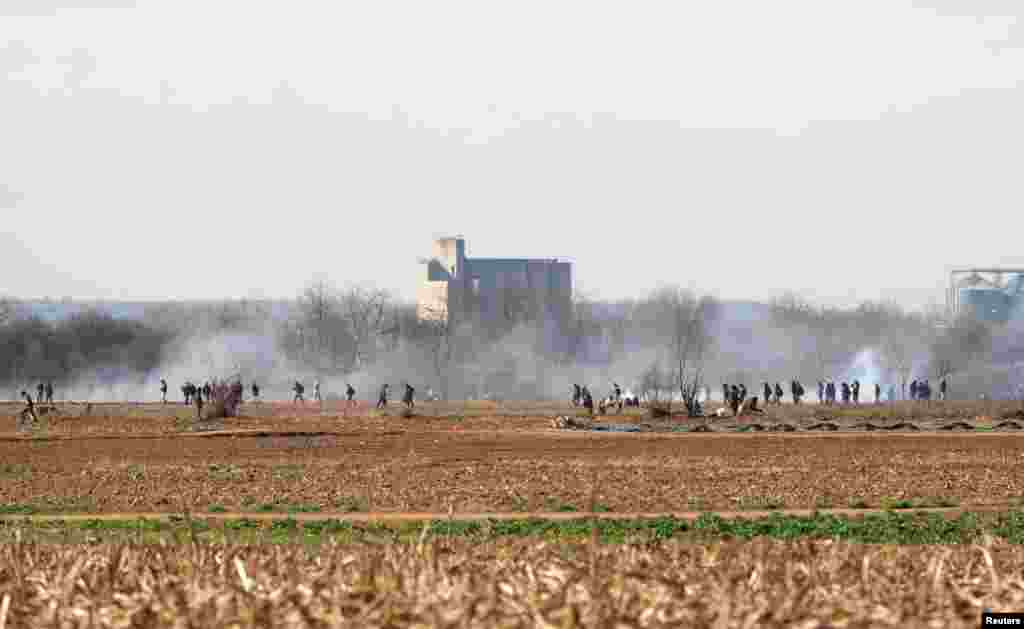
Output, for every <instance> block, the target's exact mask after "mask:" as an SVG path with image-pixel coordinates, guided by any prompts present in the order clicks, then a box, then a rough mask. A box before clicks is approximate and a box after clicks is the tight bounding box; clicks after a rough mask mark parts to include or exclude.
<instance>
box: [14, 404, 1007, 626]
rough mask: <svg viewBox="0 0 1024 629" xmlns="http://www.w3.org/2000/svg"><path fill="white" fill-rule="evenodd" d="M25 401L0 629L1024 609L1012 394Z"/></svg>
mask: <svg viewBox="0 0 1024 629" xmlns="http://www.w3.org/2000/svg"><path fill="white" fill-rule="evenodd" d="M20 410H21V405H19V404H13V403H11V404H6V405H0V628H4V629H6V628H8V627H37V626H82V627H141V626H145V627H176V626H185V625H188V626H203V627H218V628H219V627H224V628H227V627H235V628H237V627H267V626H275V627H288V628H292V627H295V628H299V627H302V628H306V627H433V626H474V627H476V626H479V627H492V626H501V627H537V626H560V627H569V626H574V627H575V626H582V627H599V626H600V627H603V626H637V627H664V626H693V627H711V626H716V627H750V626H758V627H794V626H795V627H808V628H810V627H869V626H870V627H904V626H934V627H940V626H941V627H968V626H970V627H974V626H978V624H979V622H980V618H981V611H982V609H984V608H991V609H994V610H996V611H1009V610H1019V609H1020V608H1021V605H1024V581H1022V580H1021V579H1020V578H1019V576H1020V574H1022V573H1024V552H1022V551H1021V545H1020V544H1021V543H1022V542H1024V512H1022V511H1020V509H1019V507H1020V506H1021V504H1022V503H1021V497H1022V496H1024V472H1022V471H1021V469H1024V465H1021V464H1022V463H1024V433H1020V432H1016V431H1017V430H1019V428H1017V427H1016V424H1017V423H1018V421H1021V420H1024V410H1022V407H1021V405H1020V404H1017V403H998V404H996V403H957V402H949V403H941V404H940V403H931V404H896V405H883V406H874V405H864V406H861V407H858V408H821V407H814V406H801V407H794V406H791V405H783V406H776V407H770V408H768V409H767V413H766V415H759V416H756V417H753V418H723V419H707V420H689V419H683V418H680V417H668V418H660V419H652V418H650V417H649V415H648V413H647V411H646V410H641V409H629V411H628V412H625V413H622V414H613V415H610V416H605V417H597V418H594V419H589V418H579V419H580V421H581V422H582V423H583V424H589V425H590V427H591V428H593V429H601V428H612V429H615V430H621V429H624V428H625V429H633V430H639V431H640V432H609V431H600V430H575V429H572V430H569V429H556V428H554V427H553V423H552V420H553V419H554V418H555V417H556V416H558V415H570V416H574V417H575V416H578V415H579V413H577V412H576V411H575V409H571V408H569V407H567V406H566V405H552V404H541V403H536V404H524V403H501V404H499V403H482V402H468V403H450V404H441V403H429V404H421V405H417V407H416V409H415V411H414V412H413V413H412V414H411V415H409V414H406V413H403V412H402V411H401V410H400V408H398V407H397V406H394V407H392V408H390V409H387V410H385V411H376V410H372V409H370V408H368V407H367V405H366V404H365V403H364V404H360V405H358V406H356V407H347V406H346V405H344V404H343V403H339V402H327V403H325V404H323V405H319V404H317V405H314V404H306V405H298V406H296V405H292V404H284V403H263V404H247V405H245V406H244V407H243V411H242V415H241V416H240V417H236V418H228V419H223V420H217V421H197V420H195V419H194V416H195V410H194V409H192V408H188V407H185V406H183V405H181V404H167V405H162V404H84V403H83V404H79V403H63V404H58V405H56V407H54V408H52V409H51V408H47V409H45V410H44V409H40V418H39V421H38V422H37V423H35V424H33V425H30V426H26V425H25V423H24V422H21V421H19V420H18V418H17V415H18V413H19V412H20ZM407 415H408V416H407ZM781 425H785V426H788V427H789V429H788V430H782V429H780V428H779V426H781ZM758 428H760V429H762V430H758ZM684 512H685V513H684ZM696 512H701V513H696ZM670 513H674V514H676V515H675V516H666V515H665V514H670ZM769 514H770V515H769ZM617 623H618V624H617Z"/></svg>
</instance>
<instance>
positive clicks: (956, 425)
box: [939, 422, 974, 430]
mask: <svg viewBox="0 0 1024 629" xmlns="http://www.w3.org/2000/svg"><path fill="white" fill-rule="evenodd" d="M939 429H940V430H974V426H972V425H970V424H968V423H967V422H950V423H948V424H943V425H942V426H939Z"/></svg>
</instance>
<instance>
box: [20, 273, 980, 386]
mask: <svg viewBox="0 0 1024 629" xmlns="http://www.w3.org/2000/svg"><path fill="white" fill-rule="evenodd" d="M507 302H508V303H511V304H520V306H514V307H511V308H506V310H505V312H504V317H503V318H499V320H498V321H497V322H496V321H493V320H488V321H486V322H485V321H482V320H480V319H479V318H475V317H474V316H472V315H468V316H460V317H453V316H449V313H444V312H442V313H434V315H435V316H432V317H429V318H425V319H421V318H419V317H418V316H417V310H416V306H415V304H412V303H408V302H404V301H402V300H400V299H396V298H395V297H394V296H393V295H391V294H390V293H388V292H387V291H384V290H381V289H379V288H375V287H373V286H369V285H365V284H350V285H347V286H344V287H337V286H336V285H334V284H332V283H331V282H329V281H327V280H325V279H314V280H313V281H311V282H309V283H308V284H307V285H306V286H305V288H304V289H303V290H302V292H301V293H300V294H299V295H298V296H297V297H296V298H295V299H292V300H282V301H253V300H226V301H223V302H205V303H203V302H169V303H158V304H152V305H147V306H146V308H145V310H144V312H143V314H142V316H141V317H139V318H136V319H132V320H126V319H118V318H115V317H113V316H112V315H111V314H109V313H104V312H101V311H99V310H86V311H84V312H80V313H77V314H74V315H71V316H69V317H67V318H65V319H61V320H57V321H44V320H42V319H40V318H38V317H34V316H31V314H29V313H27V311H26V310H25V309H24V308H19V307H18V304H17V302H14V301H12V300H9V299H8V300H2V301H0V347H2V352H0V384H3V385H6V386H8V387H10V386H15V387H17V386H24V385H29V384H32V383H35V382H38V381H41V380H53V381H55V382H57V383H61V382H71V381H74V380H75V379H76V378H78V377H81V376H82V375H83V374H89V375H90V377H99V378H101V379H102V378H109V379H116V378H120V377H124V375H125V374H149V373H152V372H153V371H154V370H157V369H158V368H160V366H161V365H162V364H163V363H165V362H166V361H167V360H169V359H170V357H171V355H172V352H171V349H172V348H173V347H175V344H179V343H180V342H181V341H182V340H183V339H187V338H190V337H194V338H201V337H202V336H203V335H206V336H210V335H216V334H221V333H243V334H251V335H260V336H263V337H269V339H270V340H271V341H272V344H271V345H270V346H271V347H273V348H274V349H273V351H274V352H277V353H280V358H281V359H282V361H283V362H284V363H286V364H287V365H289V366H292V367H294V368H297V369H301V370H303V371H305V372H306V373H314V374H317V376H318V377H322V378H325V379H330V378H332V377H346V376H350V375H351V374H355V373H360V372H375V371H376V372H379V373H381V374H385V375H386V374H388V373H396V374H402V375H404V376H405V377H406V378H407V379H409V380H410V381H412V380H414V381H416V382H418V383H421V384H423V383H425V384H427V385H429V386H430V387H432V388H434V389H435V390H436V391H437V392H438V393H439V394H440V395H441V396H442V397H446V398H460V397H469V396H482V395H484V394H487V393H496V394H501V395H504V396H507V397H536V398H544V397H551V396H554V397H562V396H563V394H566V395H567V391H568V389H569V387H570V384H569V382H570V381H575V380H574V379H577V378H578V379H584V380H585V379H587V378H592V379H597V380H601V379H607V380H609V381H611V380H615V381H618V382H621V384H623V385H624V386H625V387H628V388H632V389H633V390H634V391H635V392H636V393H640V394H646V395H648V396H650V395H661V394H666V395H667V394H675V397H677V398H681V399H682V401H683V402H684V403H686V404H687V405H690V404H692V402H693V401H694V400H695V399H696V397H697V395H698V394H699V393H700V391H701V390H702V388H703V387H706V386H710V387H711V388H712V389H714V390H717V389H718V385H719V383H721V382H726V381H728V382H734V383H738V384H744V385H746V386H747V387H748V388H753V387H755V386H757V385H758V384H759V383H760V381H762V380H763V381H769V382H776V381H783V382H785V381H788V380H790V379H799V380H801V381H804V382H815V381H816V380H818V379H821V378H838V377H839V376H840V374H842V373H843V371H844V370H845V369H847V368H848V366H849V365H850V362H851V360H853V358H854V356H855V355H856V353H857V352H858V351H861V350H863V349H864V348H871V350H872V351H873V353H874V356H875V358H876V359H877V362H878V365H879V368H880V369H881V371H882V377H883V378H884V379H885V381H886V382H887V383H891V384H896V385H897V386H898V387H899V388H900V389H901V390H905V387H906V385H907V384H908V383H909V381H910V379H912V378H914V377H917V378H921V377H927V378H933V379H936V380H937V379H941V378H944V377H949V376H953V375H954V374H966V373H969V372H971V371H972V370H976V369H977V368H978V366H979V365H984V364H986V363H987V362H988V361H990V360H991V357H992V348H993V346H994V345H995V344H996V340H997V339H998V335H999V334H1000V332H999V331H998V330H995V331H994V330H993V329H992V328H991V327H990V326H987V325H985V324H981V323H978V322H975V321H973V320H969V319H961V320H958V321H955V322H952V323H950V322H948V321H945V320H944V319H943V318H942V317H941V316H939V315H938V314H937V313H934V312H932V313H918V312H908V311H905V310H903V309H901V308H899V307H897V306H895V305H892V304H880V303H870V302H868V303H863V304H861V305H860V306H858V307H856V308H849V309H840V308H831V307H826V306H819V305H815V304H812V303H810V302H809V301H806V300H802V299H800V298H798V297H795V296H792V295H785V296H782V297H780V298H778V299H776V300H773V301H772V302H771V303H768V304H751V305H750V308H751V312H752V313H753V314H751V315H750V317H749V318H748V319H749V320H739V321H738V322H737V321H736V320H735V317H733V318H732V320H731V319H730V317H729V316H726V315H727V313H728V311H729V310H730V309H732V311H733V312H735V311H737V309H739V308H740V305H737V304H735V303H732V304H723V303H720V302H719V301H717V300H715V299H713V298H711V297H709V296H706V295H700V294H698V293H697V292H695V291H692V290H687V289H683V288H681V287H678V286H665V287H663V288H660V289H658V290H656V291H654V292H653V293H651V294H649V295H647V296H645V297H643V298H639V299H631V300H619V301H606V300H599V299H596V298H592V297H590V296H588V295H586V294H582V293H578V294H576V295H575V296H574V298H573V304H572V308H571V312H569V313H567V315H568V316H562V317H553V316H552V315H551V314H550V313H547V312H545V311H544V309H543V308H537V307H534V306H532V305H530V304H528V303H526V302H525V301H524V300H516V299H509V300H507ZM402 375H400V376H399V377H402ZM599 384H604V383H599ZM562 389H565V391H562Z"/></svg>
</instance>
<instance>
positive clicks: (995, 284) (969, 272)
mask: <svg viewBox="0 0 1024 629" xmlns="http://www.w3.org/2000/svg"><path fill="white" fill-rule="evenodd" d="M1007 275H1009V279H1008V280H1006V281H1004V280H1003V277H1004V276H1007ZM949 279H950V284H949V295H948V297H947V301H948V306H949V311H950V315H951V317H952V318H954V319H955V318H957V317H960V316H971V317H974V318H976V319H978V320H980V321H985V322H988V323H1006V322H1007V321H1009V320H1010V319H1011V318H1014V317H1016V316H1019V315H1020V314H1021V313H1022V307H1024V269H1009V268H972V269H957V270H955V271H952V272H951V273H950V276H949Z"/></svg>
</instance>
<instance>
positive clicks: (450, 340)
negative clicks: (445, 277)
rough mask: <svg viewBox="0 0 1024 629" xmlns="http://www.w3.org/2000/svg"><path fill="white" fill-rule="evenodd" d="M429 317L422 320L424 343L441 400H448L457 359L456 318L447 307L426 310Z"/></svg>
mask: <svg viewBox="0 0 1024 629" xmlns="http://www.w3.org/2000/svg"><path fill="white" fill-rule="evenodd" d="M425 314H427V317H425V318H424V319H421V320H420V326H421V327H422V328H423V330H424V331H425V334H424V335H423V337H422V341H421V342H422V343H423V344H424V345H425V346H426V348H427V351H428V352H429V354H430V359H431V363H432V364H433V366H434V375H435V376H436V377H437V381H438V385H439V386H440V388H441V398H442V399H444V400H447V399H448V398H449V394H450V392H451V386H450V385H451V382H450V371H451V366H452V362H453V360H454V357H455V338H454V337H455V323H456V322H455V318H454V317H450V316H449V313H448V309H447V307H446V306H443V305H441V306H437V307H431V308H426V312H425Z"/></svg>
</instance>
